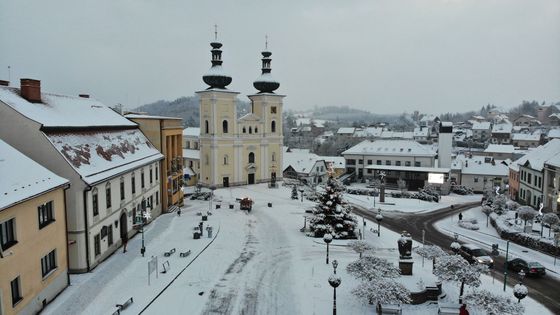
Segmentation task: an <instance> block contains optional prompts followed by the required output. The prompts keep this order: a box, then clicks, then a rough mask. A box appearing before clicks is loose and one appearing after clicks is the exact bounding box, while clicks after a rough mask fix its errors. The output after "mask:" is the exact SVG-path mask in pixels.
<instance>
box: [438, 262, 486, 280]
mask: <svg viewBox="0 0 560 315" xmlns="http://www.w3.org/2000/svg"><path fill="white" fill-rule="evenodd" d="M487 268H488V267H487V266H485V265H480V264H475V265H471V264H469V263H468V262H467V261H466V260H465V259H464V258H463V257H461V256H459V255H449V256H442V257H440V258H439V259H438V261H437V262H436V265H435V268H434V275H435V276H436V277H438V278H439V279H440V280H446V281H454V282H462V283H464V284H466V285H468V286H471V287H479V286H480V284H481V281H480V274H481V272H484V271H485V270H487Z"/></svg>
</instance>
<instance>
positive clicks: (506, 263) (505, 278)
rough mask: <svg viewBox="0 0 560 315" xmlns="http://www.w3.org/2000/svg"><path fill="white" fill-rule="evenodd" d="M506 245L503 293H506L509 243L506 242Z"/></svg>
mask: <svg viewBox="0 0 560 315" xmlns="http://www.w3.org/2000/svg"><path fill="white" fill-rule="evenodd" d="M506 244H507V245H506V262H505V263H504V292H505V291H506V283H507V269H508V254H509V241H507V243H506Z"/></svg>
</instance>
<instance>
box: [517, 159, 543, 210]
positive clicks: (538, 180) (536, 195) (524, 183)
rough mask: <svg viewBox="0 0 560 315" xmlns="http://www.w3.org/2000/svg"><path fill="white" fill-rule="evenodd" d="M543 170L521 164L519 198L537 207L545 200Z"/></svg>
mask: <svg viewBox="0 0 560 315" xmlns="http://www.w3.org/2000/svg"><path fill="white" fill-rule="evenodd" d="M543 175H544V174H543V172H540V171H538V170H533V169H531V168H528V167H525V166H521V165H520V166H519V199H520V200H523V201H525V203H526V204H527V205H529V206H532V207H533V208H535V209H538V208H539V204H540V203H541V202H543V200H544V199H543V186H544V176H543Z"/></svg>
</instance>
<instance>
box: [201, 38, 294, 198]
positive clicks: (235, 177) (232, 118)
mask: <svg viewBox="0 0 560 315" xmlns="http://www.w3.org/2000/svg"><path fill="white" fill-rule="evenodd" d="M210 45H211V46H212V50H211V52H212V67H211V68H210V70H209V71H208V73H207V74H206V75H204V76H203V81H204V82H205V83H206V84H207V85H208V86H209V87H208V88H207V89H206V90H203V91H199V92H197V94H198V96H199V97H200V178H199V183H200V184H201V185H202V186H206V187H228V186H236V185H247V184H249V185H250V184H257V183H264V182H272V183H275V182H276V180H279V179H280V178H281V177H282V145H283V132H282V129H283V128H282V106H283V103H282V100H283V98H284V95H278V94H276V93H274V91H275V90H276V89H278V87H279V86H280V84H279V83H278V82H276V81H275V80H274V79H273V78H272V76H271V73H270V72H271V68H270V63H271V58H270V56H271V53H270V52H269V51H263V52H262V55H263V58H262V74H261V76H260V77H259V78H257V80H256V81H255V82H253V86H254V87H255V88H256V89H257V91H258V92H257V93H255V94H253V95H249V96H248V97H249V99H250V101H251V112H250V113H248V114H246V115H244V116H242V117H238V113H237V109H236V102H235V101H236V98H237V95H238V94H239V93H238V92H235V91H231V90H228V89H227V85H229V84H230V83H231V80H232V79H231V77H230V76H228V75H226V74H225V73H224V72H223V69H222V51H221V50H220V48H221V47H222V44H221V43H218V42H212V43H211V44H210Z"/></svg>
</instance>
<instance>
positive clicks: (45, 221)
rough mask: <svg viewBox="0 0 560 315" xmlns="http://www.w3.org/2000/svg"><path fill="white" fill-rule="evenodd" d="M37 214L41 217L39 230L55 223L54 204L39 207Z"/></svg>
mask: <svg viewBox="0 0 560 315" xmlns="http://www.w3.org/2000/svg"><path fill="white" fill-rule="evenodd" d="M37 213H38V215H39V229H42V228H44V227H45V226H47V225H49V224H50V223H51V222H54V214H53V202H52V201H49V202H47V203H45V204H42V205H40V206H39V207H37Z"/></svg>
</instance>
